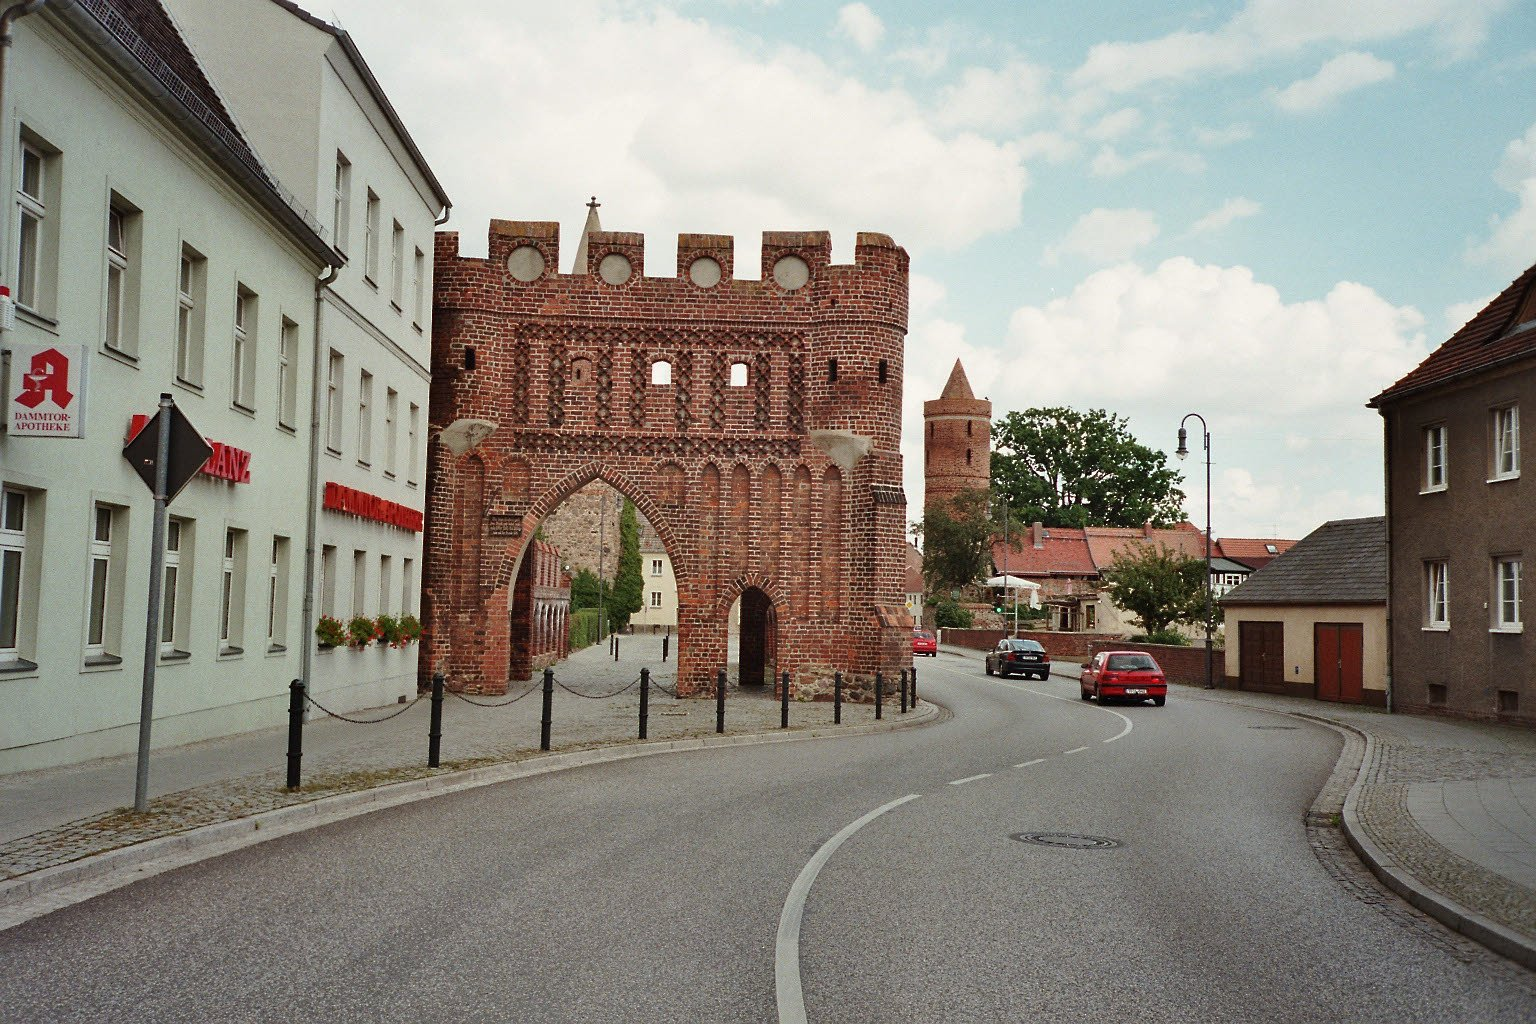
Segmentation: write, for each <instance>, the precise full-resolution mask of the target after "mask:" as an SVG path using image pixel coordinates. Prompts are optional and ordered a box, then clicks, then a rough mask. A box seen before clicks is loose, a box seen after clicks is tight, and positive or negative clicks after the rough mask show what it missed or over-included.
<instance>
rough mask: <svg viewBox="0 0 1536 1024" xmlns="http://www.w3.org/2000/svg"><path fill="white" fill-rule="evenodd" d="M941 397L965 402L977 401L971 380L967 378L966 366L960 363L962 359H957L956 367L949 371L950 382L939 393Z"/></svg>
mask: <svg viewBox="0 0 1536 1024" xmlns="http://www.w3.org/2000/svg"><path fill="white" fill-rule="evenodd" d="M939 397H940V398H941V399H949V400H954V399H959V400H961V401H965V402H971V401H975V399H976V395H975V394H974V393H973V392H972V391H971V382H970V381H969V380H967V379H966V376H965V367H963V366H961V365H960V360H958V359H956V360H955V368H954V369H953V370H950V371H949V383H948V384H945V385H944V390H943V391H942V392H940V393H939Z"/></svg>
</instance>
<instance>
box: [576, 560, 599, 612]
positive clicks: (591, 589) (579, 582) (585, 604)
mask: <svg viewBox="0 0 1536 1024" xmlns="http://www.w3.org/2000/svg"><path fill="white" fill-rule="evenodd" d="M599 593H600V590H599V587H598V582H597V573H595V572H593V571H592V570H591V569H577V570H576V574H575V575H574V576H572V577H571V610H572V611H577V610H579V609H582V608H596V607H597V606H598V604H599V602H600V600H601V598H600V597H599Z"/></svg>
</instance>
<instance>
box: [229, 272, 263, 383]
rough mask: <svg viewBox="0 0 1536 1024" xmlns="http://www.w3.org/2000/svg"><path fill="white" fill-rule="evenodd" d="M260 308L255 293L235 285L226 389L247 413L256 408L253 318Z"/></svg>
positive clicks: (254, 322) (254, 330)
mask: <svg viewBox="0 0 1536 1024" xmlns="http://www.w3.org/2000/svg"><path fill="white" fill-rule="evenodd" d="M259 308H260V306H259V300H258V299H257V297H256V293H255V292H253V291H251V290H250V289H249V288H246V287H245V286H244V285H238V284H237V285H236V286H235V323H234V333H233V346H232V350H231V352H230V389H229V391H230V402H231V403H232V404H233V405H234V406H235V407H236V408H237V409H243V410H245V411H246V412H254V411H255V410H256V321H257V318H258V317H259V315H260V313H259Z"/></svg>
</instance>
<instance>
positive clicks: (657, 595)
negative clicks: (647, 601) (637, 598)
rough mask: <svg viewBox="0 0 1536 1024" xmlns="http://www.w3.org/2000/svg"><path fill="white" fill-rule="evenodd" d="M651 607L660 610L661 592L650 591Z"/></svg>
mask: <svg viewBox="0 0 1536 1024" xmlns="http://www.w3.org/2000/svg"><path fill="white" fill-rule="evenodd" d="M651 607H652V608H660V607H661V591H659V590H653V591H651Z"/></svg>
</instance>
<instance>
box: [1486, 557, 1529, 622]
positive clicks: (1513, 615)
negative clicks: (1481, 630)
mask: <svg viewBox="0 0 1536 1024" xmlns="http://www.w3.org/2000/svg"><path fill="white" fill-rule="evenodd" d="M1523 621H1524V620H1523V619H1522V617H1521V607H1520V559H1518V558H1497V559H1494V563H1493V628H1494V629H1496V630H1502V631H1504V632H1519V631H1520V630H1521V629H1523V628H1524V626H1523Z"/></svg>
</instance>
